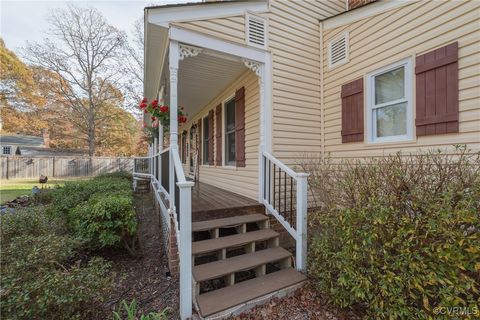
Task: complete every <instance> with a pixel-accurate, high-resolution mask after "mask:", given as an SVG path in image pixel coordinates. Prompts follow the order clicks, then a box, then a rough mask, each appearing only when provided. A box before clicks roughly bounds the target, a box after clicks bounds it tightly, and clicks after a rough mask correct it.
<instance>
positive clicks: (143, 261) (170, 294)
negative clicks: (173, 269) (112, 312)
mask: <svg viewBox="0 0 480 320" xmlns="http://www.w3.org/2000/svg"><path fill="white" fill-rule="evenodd" d="M135 207H136V211H137V216H138V235H139V247H140V249H139V251H140V254H141V257H139V258H137V259H135V258H132V257H130V256H128V255H126V254H117V255H114V256H112V257H109V260H111V261H112V263H113V265H114V269H115V271H116V272H117V273H118V276H117V280H116V283H115V293H114V294H113V296H112V299H111V301H110V302H109V303H108V304H107V306H106V307H107V308H109V309H112V308H113V306H114V305H115V304H119V303H120V302H121V301H122V300H124V299H125V300H127V301H131V300H133V299H136V301H137V305H138V310H139V312H138V315H141V314H147V313H149V312H160V311H162V310H163V309H164V308H166V307H169V308H170V309H171V311H170V318H171V319H178V314H177V313H176V310H178V296H179V294H178V282H177V281H175V280H174V279H171V278H169V277H167V271H168V268H167V257H166V255H165V253H164V252H163V248H162V243H161V241H162V240H161V238H160V225H159V221H158V220H159V217H158V216H157V215H156V214H155V212H154V210H153V202H152V199H151V197H150V195H149V194H148V193H136V194H135Z"/></svg>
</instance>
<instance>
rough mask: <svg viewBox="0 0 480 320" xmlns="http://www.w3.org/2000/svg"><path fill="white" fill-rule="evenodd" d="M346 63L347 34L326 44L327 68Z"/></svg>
mask: <svg viewBox="0 0 480 320" xmlns="http://www.w3.org/2000/svg"><path fill="white" fill-rule="evenodd" d="M347 62H348V33H347V32H345V33H344V34H342V35H340V36H339V37H336V38H335V39H333V40H331V41H330V42H329V43H328V66H329V67H330V69H331V68H335V67H337V66H339V65H342V64H344V63H347Z"/></svg>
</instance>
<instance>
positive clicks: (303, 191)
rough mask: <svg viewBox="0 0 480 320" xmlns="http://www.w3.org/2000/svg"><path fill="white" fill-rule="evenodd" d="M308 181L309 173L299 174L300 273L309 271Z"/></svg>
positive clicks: (298, 249) (298, 228)
mask: <svg viewBox="0 0 480 320" xmlns="http://www.w3.org/2000/svg"><path fill="white" fill-rule="evenodd" d="M307 179H308V173H297V239H295V240H296V248H295V252H296V261H297V270H298V271H303V272H306V271H307V221H308V219H307V218H308V217H307V212H308V211H307V210H308V199H307V187H308V184H307Z"/></svg>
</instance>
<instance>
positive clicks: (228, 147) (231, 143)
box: [225, 132, 235, 164]
mask: <svg viewBox="0 0 480 320" xmlns="http://www.w3.org/2000/svg"><path fill="white" fill-rule="evenodd" d="M225 160H226V162H227V164H235V132H232V133H229V134H227V135H226V139H225Z"/></svg>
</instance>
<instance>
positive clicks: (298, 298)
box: [228, 283, 358, 320]
mask: <svg viewBox="0 0 480 320" xmlns="http://www.w3.org/2000/svg"><path fill="white" fill-rule="evenodd" d="M228 319H229V320H260V319H262V320H280V319H281V320H283V319H285V320H314V319H315V320H348V319H350V320H353V319H358V317H355V315H353V314H350V313H346V312H345V313H341V312H338V311H336V310H334V309H333V308H332V307H330V306H329V305H327V303H326V301H325V299H324V298H323V297H322V296H321V295H320V294H319V293H318V292H317V291H316V290H315V289H314V287H313V285H312V284H311V283H308V284H307V285H305V286H304V287H302V288H301V289H298V290H296V291H295V292H294V293H293V294H291V295H289V296H286V297H283V298H274V299H272V300H271V301H269V302H268V303H266V304H264V305H260V306H257V307H255V308H253V309H251V310H249V311H246V312H244V313H242V314H240V315H238V316H235V317H230V318H228Z"/></svg>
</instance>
